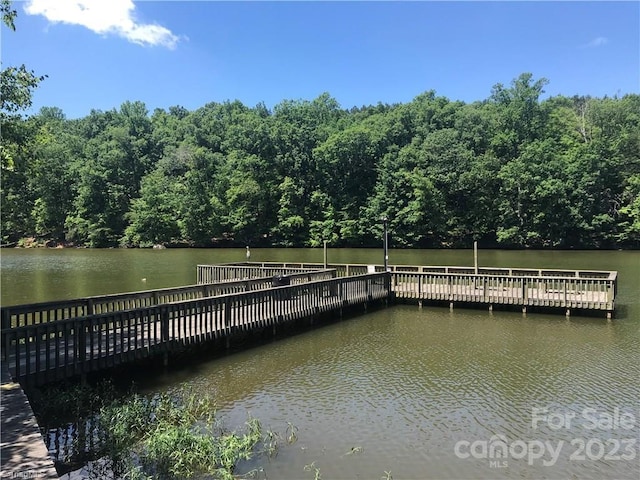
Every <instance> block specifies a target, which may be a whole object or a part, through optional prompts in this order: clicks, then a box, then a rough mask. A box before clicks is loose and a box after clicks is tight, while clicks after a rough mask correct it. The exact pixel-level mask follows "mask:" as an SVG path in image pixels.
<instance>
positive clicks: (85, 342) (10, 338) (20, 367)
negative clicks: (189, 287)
mask: <svg viewBox="0 0 640 480" xmlns="http://www.w3.org/2000/svg"><path fill="white" fill-rule="evenodd" d="M387 298H389V277H388V276H387V275H385V274H371V275H363V276H358V277H349V278H335V279H330V280H317V281H312V282H308V283H301V284H297V285H292V286H285V287H277V288H268V289H262V290H255V291H249V292H243V293H232V294H226V295H218V296H214V297H206V298H197V299H192V300H186V301H179V302H172V303H167V304H161V305H152V306H146V307H141V308H134V309H128V310H119V311H114V312H107V313H102V314H93V315H87V316H82V317H76V318H69V319H64V320H58V321H53V322H45V323H38V324H32V325H23V326H20V327H12V328H9V329H5V330H3V331H2V333H3V345H4V360H5V362H6V364H7V365H8V367H9V370H10V371H11V373H12V375H13V377H14V378H16V379H19V380H21V381H27V382H33V383H36V384H40V383H47V382H50V381H54V380H58V379H62V378H67V377H70V376H75V375H79V374H84V373H89V372H91V371H96V370H100V369H103V368H108V367H111V366H115V365H116V364H120V363H123V362H128V361H133V360H136V359H139V358H142V357H146V356H149V355H156V354H164V353H169V352H172V351H175V350H180V349H183V348H185V347H187V346H189V345H193V344H198V343H204V342H208V341H212V340H216V339H218V338H222V337H228V336H230V335H233V334H235V333H238V332H243V331H250V330H253V329H260V328H277V327H278V326H279V325H281V324H283V323H286V322H290V321H294V320H298V319H306V318H313V317H314V316H315V315H318V314H320V313H323V312H328V311H338V310H340V309H342V308H344V307H346V306H351V305H356V304H366V303H367V302H371V301H375V300H381V299H387Z"/></svg>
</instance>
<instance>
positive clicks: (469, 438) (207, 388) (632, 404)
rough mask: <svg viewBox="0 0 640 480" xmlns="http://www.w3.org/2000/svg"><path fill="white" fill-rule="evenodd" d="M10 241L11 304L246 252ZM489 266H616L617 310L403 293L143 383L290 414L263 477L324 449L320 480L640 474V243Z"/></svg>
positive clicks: (180, 280) (432, 255)
mask: <svg viewBox="0 0 640 480" xmlns="http://www.w3.org/2000/svg"><path fill="white" fill-rule="evenodd" d="M1 253H2V263H1V265H2V304H3V305H8V304H15V303H25V302H33V301H43V300H53V299H60V298H73V297H78V296H83V295H96V294H102V293H110V292H121V291H131V290H142V289H147V288H159V287H167V286H177V285H183V284H188V283H194V282H195V277H196V272H195V265H196V264H198V263H213V262H228V261H241V260H244V255H245V252H244V249H238V250H163V251H153V250H33V251H25V250H3V251H2V252H1ZM329 255H330V259H329V260H330V261H332V262H338V263H347V262H351V263H381V262H380V258H378V257H381V252H380V251H377V250H348V249H342V250H330V253H329ZM252 260H257V261H260V260H265V261H268V260H274V261H318V262H320V261H322V251H321V250H302V249H300V250H297V249H286V250H284V249H281V250H252ZM390 262H391V263H392V264H400V263H403V264H423V265H427V264H430V265H471V264H472V263H473V255H472V252H471V251H433V250H431V251H429V250H405V251H392V252H391V255H390ZM480 265H482V266H502V267H536V268H575V269H602V270H609V269H611V270H618V271H619V292H618V315H617V318H616V319H615V320H614V321H613V322H611V323H608V322H607V321H606V320H604V319H601V318H583V317H577V316H573V317H571V318H570V319H565V317H564V316H557V315H542V314H529V315H527V316H526V317H523V316H522V315H521V314H519V313H512V312H493V313H490V312H487V311H481V310H459V309H458V310H454V311H453V312H450V311H449V310H448V309H442V308H423V309H418V308H417V307H413V306H398V307H393V308H388V309H384V310H379V311H376V312H373V313H370V314H367V315H364V316H361V317H358V318H353V319H349V320H345V321H342V322H339V323H335V324H332V325H329V326H326V327H323V328H319V329H316V330H313V331H309V332H306V333H303V334H299V335H296V336H293V337H289V338H286V339H283V340H278V341H274V342H272V343H270V344H267V345H263V346H260V347H256V348H252V349H250V350H246V351H243V352H240V353H235V354H231V355H227V356H225V357H222V358H217V359H214V360H207V359H203V361H202V362H200V363H197V364H192V365H189V366H185V367H183V368H177V369H172V370H171V371H167V372H164V373H160V374H158V376H157V377H155V378H153V379H150V380H149V381H148V382H146V383H144V384H143V385H142V386H141V387H142V389H143V391H145V392H149V393H152V392H156V391H161V390H173V389H177V388H180V387H182V386H188V387H190V388H192V389H195V390H196V391H197V392H201V393H202V394H203V395H205V394H206V395H213V397H214V398H215V399H216V402H217V404H218V405H219V408H220V410H219V411H220V414H221V415H222V416H223V418H224V420H225V422H226V423H227V425H229V426H230V427H236V426H241V425H242V424H243V422H244V421H245V420H246V419H247V415H248V414H250V415H252V416H254V417H257V418H259V419H260V420H261V421H262V423H263V425H264V426H265V427H268V428H271V429H273V430H275V431H279V432H281V433H284V432H285V430H286V428H287V424H288V423H289V422H290V423H292V424H294V425H295V426H296V427H297V428H298V432H297V433H298V442H297V443H295V444H293V445H290V446H283V447H282V448H281V450H280V453H279V455H278V456H277V457H276V458H275V459H271V460H267V459H265V458H259V459H258V460H257V461H256V462H255V463H253V464H248V465H243V466H242V467H243V468H244V469H245V470H249V469H251V468H254V467H259V466H262V467H263V468H264V471H263V473H262V474H261V475H262V478H267V477H268V478H270V479H274V478H279V479H304V478H310V479H313V478H314V472H313V471H305V468H304V467H305V465H310V464H311V463H312V462H313V463H314V465H315V467H317V468H318V469H319V470H320V473H321V475H322V478H324V479H331V478H336V479H337V478H344V479H352V478H363V479H369V478H370V479H379V478H382V477H384V476H385V472H391V475H392V477H393V478H394V479H396V480H397V479H403V478H411V479H418V478H419V479H421V478H446V479H460V478H478V479H493V478H551V479H555V478H577V479H583V478H587V479H589V478H592V479H600V478H630V479H637V478H638V472H640V452H639V447H638V445H639V444H640V400H639V399H640V299H639V297H640V295H639V294H640V252H528V251H527V252H505V251H495V250H492V251H481V252H480ZM143 279H146V280H144V281H143ZM543 409H546V410H543ZM545 414H546V416H545ZM614 417H615V418H614ZM614 419H622V422H614ZM497 435H501V436H502V437H496V436H497ZM501 440H502V441H504V442H506V446H507V447H508V448H507V451H506V452H505V453H506V455H505V456H503V457H502V458H499V457H498V453H500V452H501V451H502V450H501V449H497V450H495V449H494V448H491V449H488V448H487V450H486V452H485V451H484V450H483V447H484V446H487V447H488V446H489V444H491V446H492V447H495V446H496V445H498V444H499V442H500V441H501ZM473 442H475V443H473ZM491 442H492V443H491ZM354 449H355V450H354ZM551 449H553V453H552V451H551ZM523 455H524V457H523V458H522V456H523Z"/></svg>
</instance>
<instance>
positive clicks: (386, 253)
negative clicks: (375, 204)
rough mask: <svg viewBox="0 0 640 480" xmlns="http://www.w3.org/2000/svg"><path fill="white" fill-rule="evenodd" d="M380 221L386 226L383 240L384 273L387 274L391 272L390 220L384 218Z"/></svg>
mask: <svg viewBox="0 0 640 480" xmlns="http://www.w3.org/2000/svg"><path fill="white" fill-rule="evenodd" d="M380 221H381V222H382V225H384V237H383V238H382V245H383V248H384V271H385V272H386V271H388V270H389V232H388V229H387V225H388V223H389V220H388V219H387V217H382V218H381V219H380Z"/></svg>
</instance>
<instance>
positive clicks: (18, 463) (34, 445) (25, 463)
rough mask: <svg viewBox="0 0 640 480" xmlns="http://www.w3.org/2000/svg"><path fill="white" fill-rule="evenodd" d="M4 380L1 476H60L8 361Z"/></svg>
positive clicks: (1, 386)
mask: <svg viewBox="0 0 640 480" xmlns="http://www.w3.org/2000/svg"><path fill="white" fill-rule="evenodd" d="M1 377H2V381H1V384H0V396H1V400H0V412H2V413H1V417H2V419H1V422H0V478H58V474H57V472H56V469H55V467H54V466H53V461H52V460H51V458H49V452H48V451H47V447H46V445H45V443H44V441H43V440H44V439H43V437H42V434H41V433H40V429H39V427H38V423H37V422H36V418H35V416H34V415H33V410H32V409H31V405H30V404H29V400H28V399H27V396H26V395H25V394H24V392H23V390H22V387H21V386H20V384H18V383H15V382H13V380H12V379H11V376H10V375H9V372H8V370H7V368H6V365H3V366H2V369H1Z"/></svg>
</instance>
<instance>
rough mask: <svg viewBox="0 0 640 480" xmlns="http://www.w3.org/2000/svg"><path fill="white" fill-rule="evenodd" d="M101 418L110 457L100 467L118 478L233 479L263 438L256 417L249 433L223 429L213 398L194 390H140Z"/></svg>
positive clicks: (103, 412) (107, 410) (248, 422)
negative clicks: (152, 392) (188, 392)
mask: <svg viewBox="0 0 640 480" xmlns="http://www.w3.org/2000/svg"><path fill="white" fill-rule="evenodd" d="M99 417H100V426H101V432H102V435H103V445H104V454H105V458H107V459H108V462H107V465H105V464H101V465H100V468H101V469H102V470H104V467H105V466H106V467H107V468H108V470H110V472H111V475H113V476H114V477H117V478H129V477H135V478H147V477H149V478H192V477H195V476H201V475H209V476H212V477H213V478H219V479H225V480H226V479H233V478H234V475H233V473H234V469H235V467H236V465H237V463H238V462H239V461H240V460H248V459H249V458H251V456H252V455H253V453H254V450H255V449H256V446H257V445H258V444H259V443H260V442H261V440H262V427H261V425H260V422H259V421H258V420H257V419H253V418H250V419H249V420H248V421H247V422H246V431H245V432H244V433H237V432H235V431H233V432H227V431H224V430H223V429H222V428H221V427H220V426H219V425H218V422H217V420H216V417H215V408H214V406H213V405H212V403H211V401H210V400H209V399H206V398H198V397H195V396H194V395H187V396H185V395H184V394H183V395H178V396H170V395H168V394H161V395H157V396H155V397H152V398H146V397H142V396H139V395H135V396H134V397H133V398H131V399H129V400H128V401H126V402H125V403H122V404H116V403H114V404H111V405H109V406H107V407H104V408H102V409H101V411H100V415H99ZM94 473H95V474H97V475H98V476H102V475H103V474H104V473H105V472H104V471H97V472H94Z"/></svg>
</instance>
